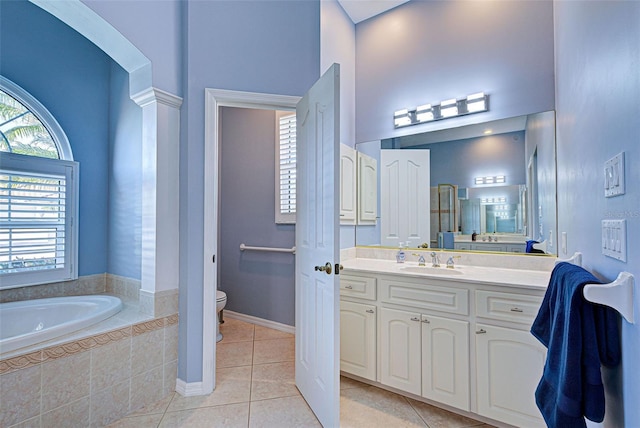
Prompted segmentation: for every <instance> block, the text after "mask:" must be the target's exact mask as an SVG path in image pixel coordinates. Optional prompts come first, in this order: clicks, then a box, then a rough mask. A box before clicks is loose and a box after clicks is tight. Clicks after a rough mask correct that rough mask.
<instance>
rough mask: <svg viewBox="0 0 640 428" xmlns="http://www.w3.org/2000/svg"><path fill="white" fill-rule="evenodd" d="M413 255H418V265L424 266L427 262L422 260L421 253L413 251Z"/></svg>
mask: <svg viewBox="0 0 640 428" xmlns="http://www.w3.org/2000/svg"><path fill="white" fill-rule="evenodd" d="M413 255H414V256H418V266H426V265H427V263H426V261H425V260H424V256H423V255H422V254H417V253H413Z"/></svg>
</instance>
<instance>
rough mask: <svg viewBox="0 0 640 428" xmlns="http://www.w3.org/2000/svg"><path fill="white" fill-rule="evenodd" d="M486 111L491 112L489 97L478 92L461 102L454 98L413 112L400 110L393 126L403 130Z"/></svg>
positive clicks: (395, 115)
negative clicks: (421, 124)
mask: <svg viewBox="0 0 640 428" xmlns="http://www.w3.org/2000/svg"><path fill="white" fill-rule="evenodd" d="M484 111H489V95H487V94H485V93H484V92H477V93H475V94H471V95H469V96H468V97H466V98H463V99H461V100H457V99H455V98H452V99H449V100H444V101H441V102H440V104H424V105H421V106H418V107H416V108H415V109H413V110H412V109H408V108H405V109H402V110H398V111H396V112H395V113H394V114H393V125H394V127H395V128H401V127H404V126H410V125H417V124H419V123H426V122H431V121H435V120H442V119H447V118H450V117H458V116H465V115H467V114H473V113H481V112H484Z"/></svg>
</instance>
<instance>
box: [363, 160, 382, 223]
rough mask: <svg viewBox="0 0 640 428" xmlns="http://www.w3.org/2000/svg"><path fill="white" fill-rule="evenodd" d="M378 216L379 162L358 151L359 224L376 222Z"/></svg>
mask: <svg viewBox="0 0 640 428" xmlns="http://www.w3.org/2000/svg"><path fill="white" fill-rule="evenodd" d="M377 217H378V162H377V161H376V160H375V159H374V158H372V157H371V156H368V155H365V154H364V153H360V152H358V224H376V219H377Z"/></svg>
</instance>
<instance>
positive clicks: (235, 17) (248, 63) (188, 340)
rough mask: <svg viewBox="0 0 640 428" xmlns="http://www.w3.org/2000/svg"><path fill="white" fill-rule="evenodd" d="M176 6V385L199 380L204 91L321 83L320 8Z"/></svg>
mask: <svg viewBox="0 0 640 428" xmlns="http://www.w3.org/2000/svg"><path fill="white" fill-rule="evenodd" d="M183 5H184V10H183V23H182V25H183V28H184V35H183V39H184V47H183V48H184V51H183V55H184V58H183V66H184V69H183V76H185V79H184V85H185V86H184V94H185V96H186V100H185V103H184V104H183V106H182V121H181V144H180V299H179V302H180V303H179V305H180V332H179V337H180V343H179V359H178V377H179V378H180V379H182V380H184V381H185V382H198V381H200V380H201V379H202V281H203V266H202V248H203V245H204V241H203V236H202V231H203V228H204V218H203V210H204V208H203V203H204V200H203V194H204V191H203V188H204V183H203V176H204V161H203V155H204V123H205V118H204V111H203V109H204V89H205V88H217V89H232V90H240V91H252V92H264V93H273V94H283V95H303V94H304V93H305V92H306V91H307V89H309V88H310V87H311V85H312V84H313V83H314V82H315V81H316V80H317V79H318V77H320V3H319V1H295V2H291V1H259V0H258V1H215V2H208V1H189V2H187V3H183ZM187 77H188V78H187ZM222 227H224V224H223V225H222ZM187 351H188V352H187Z"/></svg>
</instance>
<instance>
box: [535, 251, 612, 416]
mask: <svg viewBox="0 0 640 428" xmlns="http://www.w3.org/2000/svg"><path fill="white" fill-rule="evenodd" d="M594 283H596V284H599V283H600V281H598V279H597V278H596V277H594V276H593V275H591V273H589V272H587V271H586V270H584V269H583V268H581V267H579V266H576V265H572V264H570V263H565V262H562V263H559V264H557V265H556V267H555V268H554V269H553V273H552V274H551V280H550V281H549V287H548V288H547V292H546V294H545V296H544V300H543V302H542V305H541V306H540V310H539V312H538V315H537V317H536V319H535V321H534V322H533V325H532V327H531V333H532V334H533V335H534V336H535V337H536V338H537V339H538V340H539V341H540V342H542V344H543V345H544V346H546V347H547V349H548V351H547V361H546V362H545V366H544V372H543V374H542V379H541V380H540V383H539V384H538V388H537V389H536V394H535V395H536V404H537V405H538V408H539V409H540V411H541V412H542V416H543V417H544V420H545V422H546V424H547V426H548V427H549V428H555V427H558V428H560V427H561V428H572V427H581V428H582V427H585V426H586V423H585V420H584V418H585V417H587V418H588V419H589V420H592V421H594V422H601V421H602V420H603V419H604V408H605V406H604V387H603V385H602V377H601V374H600V365H601V364H604V365H606V366H615V365H617V364H618V363H619V362H620V354H621V351H620V336H619V332H618V314H617V313H616V312H615V310H614V309H612V308H609V307H606V306H602V305H597V304H593V303H590V302H587V301H586V300H585V299H584V297H583V294H582V290H583V288H584V285H585V284H594Z"/></svg>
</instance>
